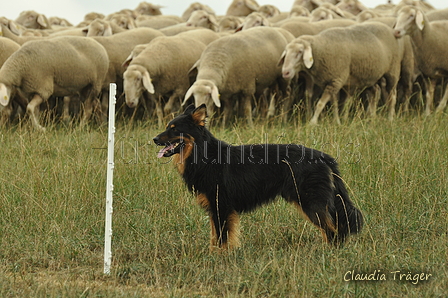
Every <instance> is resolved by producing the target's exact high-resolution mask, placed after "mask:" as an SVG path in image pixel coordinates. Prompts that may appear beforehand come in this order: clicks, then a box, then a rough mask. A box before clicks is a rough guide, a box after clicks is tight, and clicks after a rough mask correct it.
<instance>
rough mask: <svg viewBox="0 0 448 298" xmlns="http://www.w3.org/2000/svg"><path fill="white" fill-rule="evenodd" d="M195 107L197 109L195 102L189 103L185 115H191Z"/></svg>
mask: <svg viewBox="0 0 448 298" xmlns="http://www.w3.org/2000/svg"><path fill="white" fill-rule="evenodd" d="M194 109H195V106H194V104H193V103H192V104H191V105H189V106H188V107H187V108H186V109H185V111H184V115H191V113H193V111H194Z"/></svg>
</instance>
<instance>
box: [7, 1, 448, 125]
mask: <svg viewBox="0 0 448 298" xmlns="http://www.w3.org/2000/svg"><path fill="white" fill-rule="evenodd" d="M291 4H292V7H291V10H290V11H287V12H281V11H279V10H278V9H277V8H276V7H275V6H274V5H262V6H260V5H258V4H257V3H256V1H255V0H234V1H232V2H231V3H230V5H229V7H228V10H227V12H226V14H225V15H222V16H220V15H216V14H215V12H214V11H213V9H211V8H210V7H209V6H207V5H204V4H201V3H198V2H196V3H192V4H191V5H190V6H189V7H188V8H186V10H185V12H184V13H183V15H182V16H173V15H163V14H162V12H161V7H160V6H157V5H153V4H150V3H147V2H141V3H140V4H139V6H138V7H137V8H136V9H134V10H130V9H124V10H122V11H119V12H116V13H113V14H110V15H107V16H104V15H102V14H101V13H97V12H92V13H89V14H87V15H86V16H85V18H84V21H83V22H81V23H80V24H78V25H75V26H74V25H72V24H70V23H69V22H68V21H67V20H65V19H62V18H58V17H52V18H47V17H46V16H44V15H42V14H39V13H37V12H35V11H24V12H22V13H21V14H20V15H19V16H18V17H17V19H15V20H10V19H8V18H5V17H2V18H0V26H1V27H0V28H1V32H0V35H1V37H0V66H1V68H0V111H1V116H2V124H5V123H6V122H8V121H13V120H14V119H16V118H19V119H21V118H22V116H24V115H28V117H29V118H30V120H31V123H32V125H33V126H34V127H36V128H38V129H41V130H45V128H44V127H43V126H42V125H41V123H40V120H39V118H40V117H39V114H40V112H41V111H42V110H44V109H49V108H54V106H57V107H62V109H61V111H60V115H61V117H62V119H63V120H64V121H69V120H70V119H71V118H72V117H73V116H74V115H76V116H77V115H82V116H81V117H80V121H81V124H82V125H84V124H86V123H87V122H88V121H91V118H92V115H93V114H95V115H97V116H98V117H97V118H99V120H100V121H104V120H106V115H107V108H108V88H109V84H110V83H112V82H113V83H116V84H117V90H118V93H117V95H118V96H117V97H118V104H119V105H120V106H119V107H118V109H119V110H121V111H125V113H128V114H129V115H133V114H132V113H134V115H135V112H136V111H143V117H152V116H153V115H157V118H158V122H159V125H162V124H163V123H164V122H165V121H164V117H166V116H167V115H170V114H171V113H175V112H177V111H178V110H179V109H181V108H182V106H184V105H186V104H188V103H190V102H194V103H195V104H196V105H199V104H202V103H206V104H207V108H208V112H209V115H215V117H216V116H218V115H219V116H220V118H221V121H222V123H223V124H225V123H227V122H228V121H230V120H231V119H232V117H234V116H235V115H239V116H243V117H245V118H246V119H247V121H248V123H249V124H252V123H253V122H252V121H253V118H254V112H255V113H258V114H259V115H260V116H261V117H272V116H274V115H276V114H277V115H280V116H281V117H282V118H283V119H286V118H287V116H288V112H290V111H291V109H292V106H293V105H294V104H297V102H298V101H302V102H304V103H305V104H304V105H303V107H304V108H305V109H306V110H307V111H308V112H311V113H310V114H313V115H312V117H311V120H310V122H311V123H312V124H316V123H318V120H319V117H320V115H321V112H322V111H323V109H324V108H325V106H326V105H327V103H328V102H331V109H332V114H333V116H334V119H335V121H336V122H337V123H340V118H339V107H340V106H343V102H344V98H347V97H349V96H354V95H357V96H358V97H359V100H361V98H362V99H363V100H364V101H365V102H366V103H367V104H368V107H367V110H366V114H367V115H370V116H373V115H375V113H376V111H377V109H378V104H380V103H381V104H383V103H384V104H385V106H386V107H387V110H388V117H389V118H390V119H393V118H394V115H395V113H396V110H397V108H398V105H400V108H402V109H403V110H407V109H409V105H410V99H411V97H412V96H413V92H414V90H415V86H416V85H417V84H416V82H418V83H419V84H418V86H420V90H421V92H422V93H423V95H424V96H423V98H424V99H423V101H424V103H425V114H426V115H429V114H431V113H432V112H433V110H434V105H435V103H437V108H436V109H435V112H436V113H441V112H443V110H444V108H445V106H446V103H447V100H448V91H444V92H443V95H442V96H436V101H434V97H435V96H434V94H435V90H438V89H436V88H439V87H441V88H442V90H443V89H444V80H443V79H444V77H446V76H448V9H441V10H437V9H435V8H434V7H432V6H431V5H429V4H428V3H427V2H424V1H419V0H402V1H401V2H400V3H398V4H397V5H393V4H390V3H389V4H384V5H379V6H377V7H375V8H367V7H365V6H364V5H363V4H362V3H361V2H360V1H358V0H296V1H294V2H293V3H291ZM447 90H448V89H447ZM50 103H53V104H50ZM55 103H56V104H55ZM58 103H61V104H58Z"/></svg>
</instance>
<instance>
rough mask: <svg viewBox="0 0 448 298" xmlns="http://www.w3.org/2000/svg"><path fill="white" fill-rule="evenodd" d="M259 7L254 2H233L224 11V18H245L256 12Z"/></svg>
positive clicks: (235, 0) (249, 0)
mask: <svg viewBox="0 0 448 298" xmlns="http://www.w3.org/2000/svg"><path fill="white" fill-rule="evenodd" d="M259 7H260V5H258V3H257V1H255V0H233V1H232V3H230V5H229V7H228V8H227V11H226V16H237V17H245V16H247V15H249V14H250V13H252V12H254V11H257V10H258V8H259Z"/></svg>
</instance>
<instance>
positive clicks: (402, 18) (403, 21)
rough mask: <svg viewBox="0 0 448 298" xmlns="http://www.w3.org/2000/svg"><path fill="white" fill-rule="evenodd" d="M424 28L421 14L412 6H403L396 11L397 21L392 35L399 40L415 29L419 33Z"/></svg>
mask: <svg viewBox="0 0 448 298" xmlns="http://www.w3.org/2000/svg"><path fill="white" fill-rule="evenodd" d="M414 24H415V25H414ZM424 26H425V19H424V16H423V12H422V11H421V10H420V9H418V8H416V7H414V6H410V5H408V6H404V7H403V8H401V9H400V10H399V11H398V15H397V21H396V23H395V25H394V35H395V37H397V38H400V37H403V36H404V35H406V34H410V33H411V32H412V31H413V30H415V29H416V28H418V30H420V31H421V30H423V27H424Z"/></svg>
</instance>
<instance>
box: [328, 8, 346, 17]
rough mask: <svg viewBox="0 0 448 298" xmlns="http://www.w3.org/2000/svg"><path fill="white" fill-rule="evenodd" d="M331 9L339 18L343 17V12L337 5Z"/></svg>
mask: <svg viewBox="0 0 448 298" xmlns="http://www.w3.org/2000/svg"><path fill="white" fill-rule="evenodd" d="M331 11H333V12H334V13H336V14H337V15H338V16H340V17H341V18H345V15H344V12H343V11H342V9H340V8H339V7H334V8H333V9H331Z"/></svg>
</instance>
